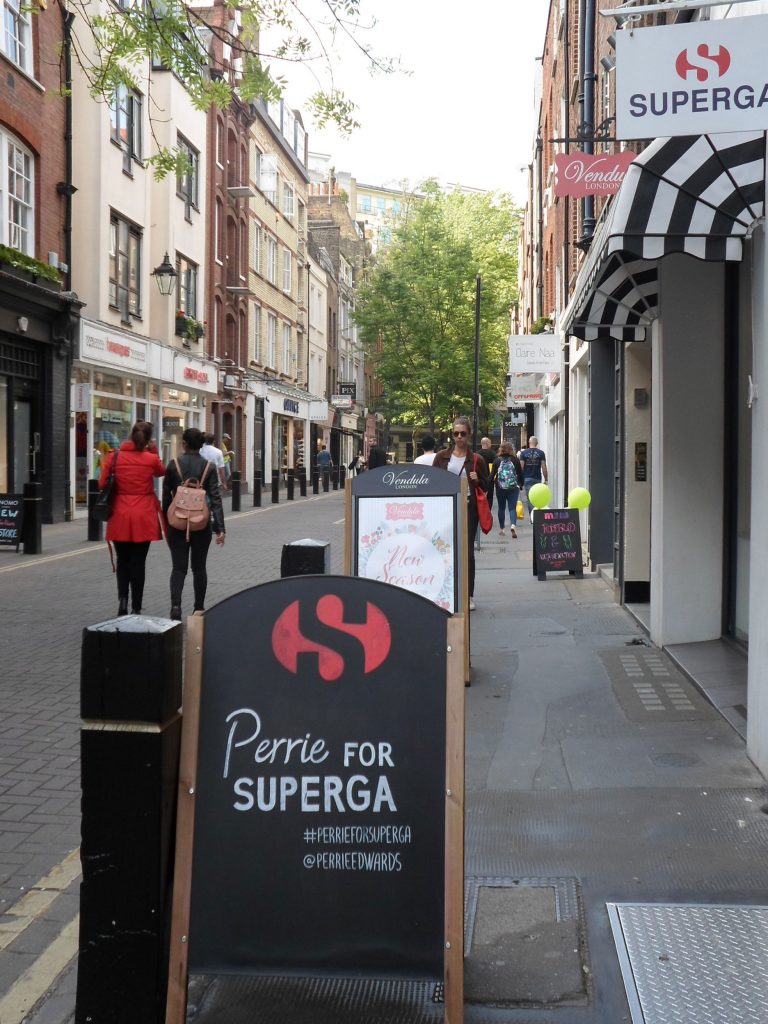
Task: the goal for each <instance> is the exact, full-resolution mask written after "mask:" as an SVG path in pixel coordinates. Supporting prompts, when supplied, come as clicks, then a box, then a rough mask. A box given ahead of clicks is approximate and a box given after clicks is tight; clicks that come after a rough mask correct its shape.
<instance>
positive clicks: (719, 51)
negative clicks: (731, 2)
mask: <svg viewBox="0 0 768 1024" xmlns="http://www.w3.org/2000/svg"><path fill="white" fill-rule="evenodd" d="M766 38H768V16H766V15H760V16H755V17H746V18H727V19H719V20H717V21H694V22H689V23H687V24H680V25H664V26H658V27H654V28H640V29H638V28H633V29H632V30H631V31H627V30H625V31H623V32H617V33H616V136H617V138H619V139H647V138H659V137H667V136H670V135H704V134H715V133H717V132H744V131H755V130H761V131H762V130H764V129H766V128H768V71H767V70H766V68H767V67H768V65H766V61H765V40H766Z"/></svg>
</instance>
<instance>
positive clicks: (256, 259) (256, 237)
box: [251, 224, 262, 274]
mask: <svg viewBox="0 0 768 1024" xmlns="http://www.w3.org/2000/svg"><path fill="white" fill-rule="evenodd" d="M261 246H262V232H261V225H260V224H254V225H253V230H252V232H251V267H252V268H253V271H254V273H255V274H260V273H261Z"/></svg>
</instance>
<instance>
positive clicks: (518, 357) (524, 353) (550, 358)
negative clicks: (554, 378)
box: [509, 334, 563, 384]
mask: <svg viewBox="0 0 768 1024" xmlns="http://www.w3.org/2000/svg"><path fill="white" fill-rule="evenodd" d="M562 349H563V336H562V334H513V335H511V336H510V338H509V372H510V373H526V374H530V373H559V372H560V369H561V365H562ZM513 384H514V381H513Z"/></svg>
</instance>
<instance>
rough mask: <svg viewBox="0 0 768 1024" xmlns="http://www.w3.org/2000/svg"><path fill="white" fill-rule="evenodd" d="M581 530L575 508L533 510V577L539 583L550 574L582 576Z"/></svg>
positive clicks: (577, 511) (577, 512)
mask: <svg viewBox="0 0 768 1024" xmlns="http://www.w3.org/2000/svg"><path fill="white" fill-rule="evenodd" d="M583 568H584V567H583V563H582V558H581V527H580V523H579V510H578V509H576V508H548V509H534V512H533V573H534V576H538V578H539V579H540V580H545V579H546V578H547V573H548V572H563V571H564V572H570V573H572V574H575V575H577V576H581V575H583Z"/></svg>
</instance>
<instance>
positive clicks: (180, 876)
mask: <svg viewBox="0 0 768 1024" xmlns="http://www.w3.org/2000/svg"><path fill="white" fill-rule="evenodd" d="M375 585H376V584H374V586H375ZM388 589H390V590H392V589H393V588H388ZM464 618H465V616H464V615H462V614H456V615H454V616H450V617H446V618H445V619H444V621H445V624H446V651H447V654H446V661H445V666H446V678H445V710H446V714H445V766H444V773H445V775H444V777H445V804H444V857H445V861H444V907H443V911H444V916H443V936H444V941H443V952H442V961H443V981H444V999H445V1018H444V1019H445V1024H463V1020H464V759H465V725H464V703H465V698H464V682H463V674H464V673H463V664H464V651H463V647H464V642H463V638H464V621H463V620H464ZM204 641H205V617H204V616H194V617H191V618H189V619H188V620H187V640H186V659H185V671H184V705H183V719H182V739H181V756H180V770H179V786H178V801H177V826H176V851H175V866H174V883H173V907H172V915H171V935H170V957H169V970H168V991H167V998H166V1012H165V1024H184V1022H185V1020H186V1007H187V988H188V981H189V970H188V968H189V940H190V919H191V912H192V899H193V871H194V863H193V860H194V858H193V843H194V839H195V816H196V815H195V808H196V799H197V789H198V751H199V738H200V726H201V714H200V709H201V697H202V694H203V690H204V687H205V685H206V681H205V678H204V649H205V643H204ZM262 973H263V972H262ZM271 973H274V974H279V973H280V972H279V971H273V972H271Z"/></svg>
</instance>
